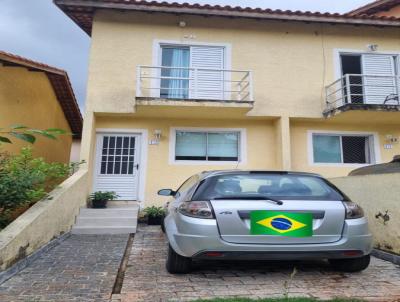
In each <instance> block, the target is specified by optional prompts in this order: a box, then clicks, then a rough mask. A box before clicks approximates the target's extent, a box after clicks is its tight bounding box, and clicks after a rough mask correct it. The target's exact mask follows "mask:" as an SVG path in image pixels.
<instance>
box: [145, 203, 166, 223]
mask: <svg viewBox="0 0 400 302" xmlns="http://www.w3.org/2000/svg"><path fill="white" fill-rule="evenodd" d="M144 212H145V214H146V216H147V224H148V225H161V222H162V220H163V218H164V215H165V211H164V209H163V208H162V207H156V206H151V207H147V208H145V209H144Z"/></svg>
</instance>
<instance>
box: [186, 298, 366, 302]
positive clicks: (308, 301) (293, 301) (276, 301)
mask: <svg viewBox="0 0 400 302" xmlns="http://www.w3.org/2000/svg"><path fill="white" fill-rule="evenodd" d="M317 301H320V300H317V299H312V298H267V299H258V300H254V299H247V298H227V299H222V298H216V299H211V300H196V301H193V302H317ZM326 302H362V300H357V299H340V298H337V299H332V300H328V301H326Z"/></svg>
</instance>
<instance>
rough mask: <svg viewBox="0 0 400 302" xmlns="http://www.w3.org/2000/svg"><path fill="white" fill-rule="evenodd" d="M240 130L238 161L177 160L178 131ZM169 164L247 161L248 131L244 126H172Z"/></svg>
mask: <svg viewBox="0 0 400 302" xmlns="http://www.w3.org/2000/svg"><path fill="white" fill-rule="evenodd" d="M178 131H183V132H185V131H187V132H215V133H223V132H238V133H239V136H240V137H239V150H238V151H239V158H238V160H237V161H208V160H176V159H175V146H176V132H178ZM169 137H170V139H169V164H170V165H213V166H219V165H231V166H234V167H236V166H238V165H244V164H246V163H247V131H246V129H244V128H199V127H171V128H170V133H169Z"/></svg>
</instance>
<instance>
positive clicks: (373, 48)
mask: <svg viewBox="0 0 400 302" xmlns="http://www.w3.org/2000/svg"><path fill="white" fill-rule="evenodd" d="M367 49H368V50H369V51H377V50H378V44H368V45H367Z"/></svg>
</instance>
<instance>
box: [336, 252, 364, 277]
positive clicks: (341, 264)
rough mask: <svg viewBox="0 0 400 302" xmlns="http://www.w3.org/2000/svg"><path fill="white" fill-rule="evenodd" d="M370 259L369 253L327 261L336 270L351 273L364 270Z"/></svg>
mask: <svg viewBox="0 0 400 302" xmlns="http://www.w3.org/2000/svg"><path fill="white" fill-rule="evenodd" d="M370 260H371V257H370V255H366V256H363V257H360V258H349V259H329V263H330V264H331V265H332V267H333V268H334V269H336V270H339V271H342V272H349V273H353V272H360V271H362V270H365V269H366V268H367V267H368V265H369V262H370Z"/></svg>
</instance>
